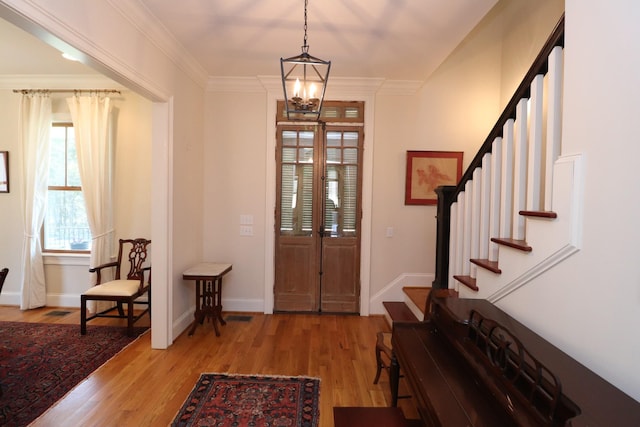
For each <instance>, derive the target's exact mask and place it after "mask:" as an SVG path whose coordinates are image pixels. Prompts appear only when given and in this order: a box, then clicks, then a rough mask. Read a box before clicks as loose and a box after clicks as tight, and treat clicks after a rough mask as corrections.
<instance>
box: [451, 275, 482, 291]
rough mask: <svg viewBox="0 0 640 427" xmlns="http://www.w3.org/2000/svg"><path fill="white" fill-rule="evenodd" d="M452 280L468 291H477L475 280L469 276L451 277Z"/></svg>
mask: <svg viewBox="0 0 640 427" xmlns="http://www.w3.org/2000/svg"><path fill="white" fill-rule="evenodd" d="M453 278H454V279H456V280H457V281H458V282H460V283H462V284H463V285H465V286H466V287H468V288H469V289H472V290H474V291H477V290H478V289H479V288H478V286H476V279H474V278H473V277H471V276H453Z"/></svg>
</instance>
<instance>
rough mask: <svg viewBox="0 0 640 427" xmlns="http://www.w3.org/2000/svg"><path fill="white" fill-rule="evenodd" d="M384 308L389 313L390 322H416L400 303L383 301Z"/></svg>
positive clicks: (404, 305)
mask: <svg viewBox="0 0 640 427" xmlns="http://www.w3.org/2000/svg"><path fill="white" fill-rule="evenodd" d="M382 305H383V306H384V308H385V309H386V310H387V313H389V316H390V317H391V321H392V322H418V321H419V320H418V318H417V317H416V316H415V314H413V312H412V311H411V309H410V308H409V307H408V306H407V304H405V303H404V302H402V301H384V302H383V303H382Z"/></svg>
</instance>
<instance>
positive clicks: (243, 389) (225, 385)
mask: <svg viewBox="0 0 640 427" xmlns="http://www.w3.org/2000/svg"><path fill="white" fill-rule="evenodd" d="M319 397H320V379H318V378H305V377H280V376H260V375H231V374H216V373H207V374H202V375H200V379H199V380H198V382H197V383H196V385H195V387H194V388H193V390H192V391H191V394H189V396H188V397H187V400H186V401H185V402H184V404H183V405H182V408H180V411H179V412H178V415H176V417H175V419H174V420H173V423H172V424H171V425H172V427H178V426H180V427H183V426H185V427H186V426H220V427H223V426H255V427H261V426H296V427H297V426H302V427H315V426H317V425H318V420H319V418H320V411H319V409H318V406H319Z"/></svg>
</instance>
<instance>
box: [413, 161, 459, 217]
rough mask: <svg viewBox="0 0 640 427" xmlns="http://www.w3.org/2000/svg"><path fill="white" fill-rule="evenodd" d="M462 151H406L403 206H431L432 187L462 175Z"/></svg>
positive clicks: (433, 198)
mask: <svg viewBox="0 0 640 427" xmlns="http://www.w3.org/2000/svg"><path fill="white" fill-rule="evenodd" d="M462 155H463V152H462V151H407V176H406V183H405V192H404V204H405V205H435V204H437V203H438V196H437V195H436V193H435V189H436V188H438V187H439V186H441V185H456V184H457V183H458V181H460V178H461V177H462Z"/></svg>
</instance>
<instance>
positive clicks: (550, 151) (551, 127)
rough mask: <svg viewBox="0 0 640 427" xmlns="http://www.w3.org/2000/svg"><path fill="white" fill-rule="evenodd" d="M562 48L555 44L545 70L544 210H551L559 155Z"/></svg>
mask: <svg viewBox="0 0 640 427" xmlns="http://www.w3.org/2000/svg"><path fill="white" fill-rule="evenodd" d="M563 58H564V56H563V50H562V47H560V46H556V47H554V48H553V50H552V51H551V54H550V55H549V71H548V72H547V99H548V101H547V145H546V156H545V167H546V169H545V180H544V182H545V190H544V210H546V211H551V210H553V207H552V206H551V197H552V196H553V191H552V188H553V165H554V164H555V162H556V160H557V159H558V157H559V156H560V146H561V139H562V69H563V62H564V61H563Z"/></svg>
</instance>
